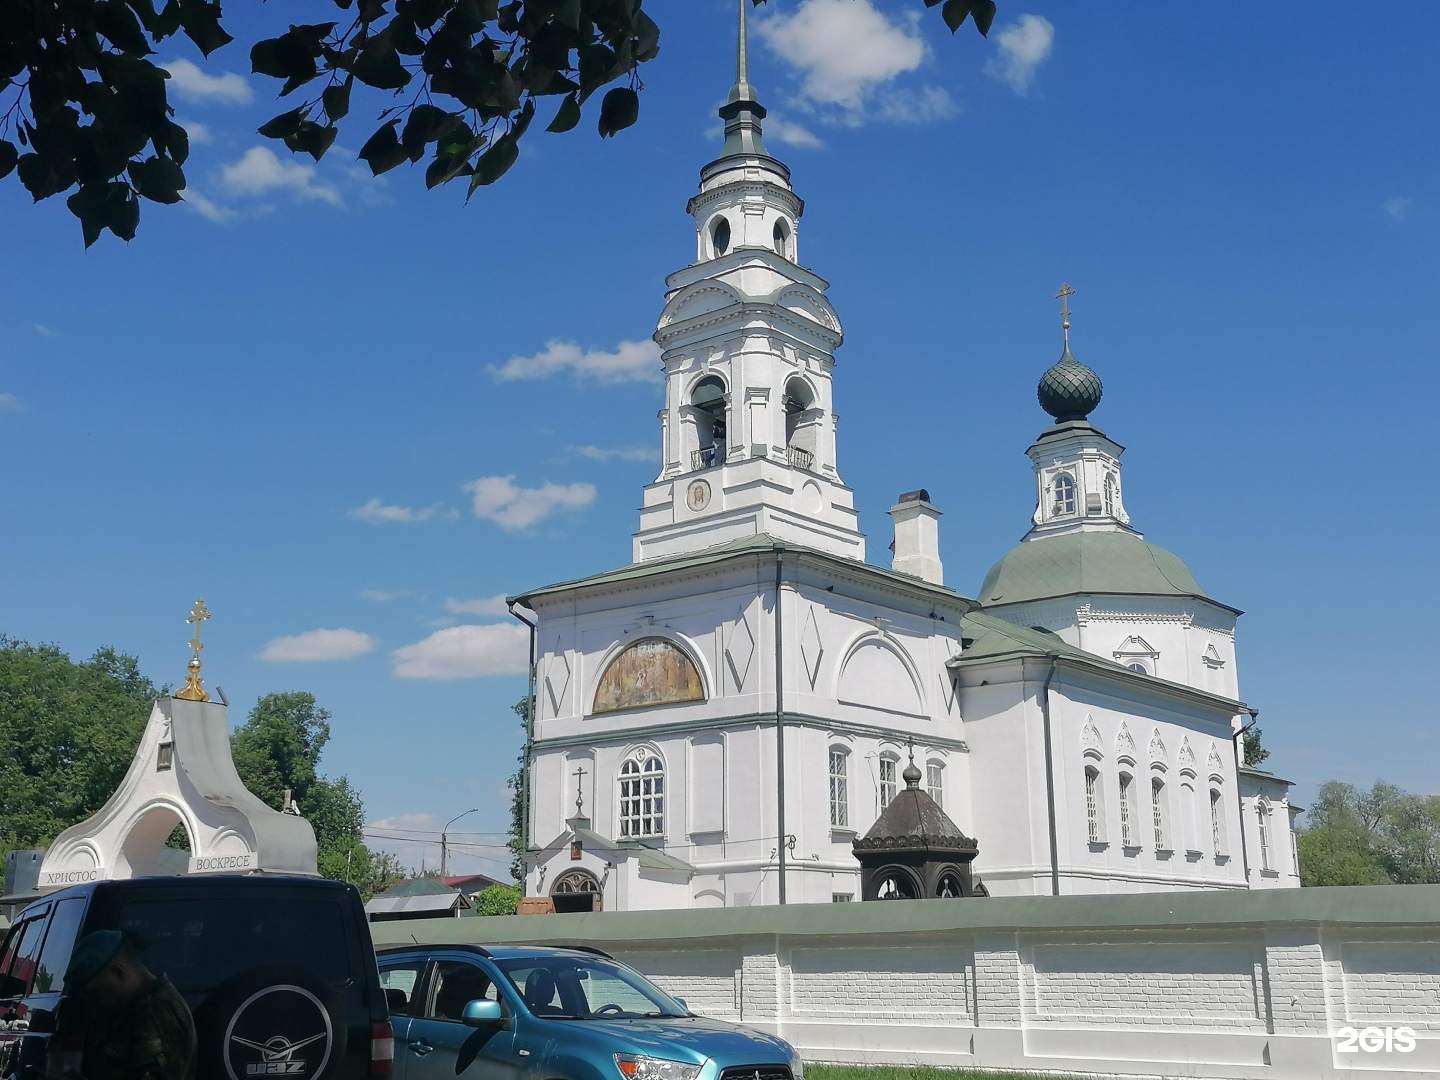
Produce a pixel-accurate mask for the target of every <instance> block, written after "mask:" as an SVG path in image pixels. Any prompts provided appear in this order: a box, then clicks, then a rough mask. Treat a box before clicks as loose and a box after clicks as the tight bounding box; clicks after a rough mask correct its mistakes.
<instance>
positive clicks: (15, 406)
mask: <svg viewBox="0 0 1440 1080" xmlns="http://www.w3.org/2000/svg"><path fill="white" fill-rule="evenodd" d="M24 411H25V403H24V402H23V401H21V400H20V399H19V398H18V397H16V396H15V395H14V394H0V412H24Z"/></svg>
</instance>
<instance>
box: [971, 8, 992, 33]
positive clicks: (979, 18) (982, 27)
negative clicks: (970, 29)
mask: <svg viewBox="0 0 1440 1080" xmlns="http://www.w3.org/2000/svg"><path fill="white" fill-rule="evenodd" d="M971 14H973V15H974V16H975V29H976V30H979V31H980V36H981V37H989V36H990V26H991V24H992V23H994V22H995V0H974V4H973V5H972V7H971Z"/></svg>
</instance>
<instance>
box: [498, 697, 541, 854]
mask: <svg viewBox="0 0 1440 1080" xmlns="http://www.w3.org/2000/svg"><path fill="white" fill-rule="evenodd" d="M510 708H511V709H512V710H513V711H514V713H515V715H516V716H518V717H520V726H521V728H523V729H524V731H525V742H524V743H522V744H521V747H520V755H519V756H518V757H517V758H516V759H515V760H516V761H517V762H518V763H519V765H520V767H519V768H518V769H516V770H515V774H514V775H513V776H511V777H510V779H509V780H507V781H506V784H507V785H508V786H509V788H510V839H509V840H507V841H506V842H505V846H506V847H508V848H509V849H510V876H511V877H513V878H514V879H515V880H516V881H522V882H523V881H524V880H525V839H526V837H525V817H526V812H527V810H528V807H527V806H526V805H525V802H526V795H527V794H528V792H527V790H526V784H525V780H526V777H525V770H526V765H527V763H526V760H525V754H526V751H527V750H529V748H530V747H529V738H530V718H531V717H532V716H533V715H534V714H535V713H534V710H535V699H534V698H521V699H520V700H519V701H517V702H516V703H515V704H514V705H512V706H511V707H510ZM531 839H533V837H532V838H531Z"/></svg>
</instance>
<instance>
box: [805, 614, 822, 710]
mask: <svg viewBox="0 0 1440 1080" xmlns="http://www.w3.org/2000/svg"><path fill="white" fill-rule="evenodd" d="M824 655H825V645H824V643H823V642H821V640H820V628H819V627H818V626H816V625H815V609H814V608H813V607H812V608H810V609H809V611H807V612H806V613H805V629H804V630H802V631H801V632H800V658H801V659H802V660H803V661H804V662H805V675H806V676H807V677H808V678H809V680H810V689H811V690H814V689H815V680H816V679H818V678H819V677H820V658H821V657H822V656H824Z"/></svg>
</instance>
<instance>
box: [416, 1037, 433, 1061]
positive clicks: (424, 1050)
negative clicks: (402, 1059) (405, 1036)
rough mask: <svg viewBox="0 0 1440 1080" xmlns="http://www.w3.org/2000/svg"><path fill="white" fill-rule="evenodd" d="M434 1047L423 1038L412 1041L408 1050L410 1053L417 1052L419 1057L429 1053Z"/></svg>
mask: <svg viewBox="0 0 1440 1080" xmlns="http://www.w3.org/2000/svg"><path fill="white" fill-rule="evenodd" d="M434 1049H435V1047H433V1046H431V1045H430V1044H429V1043H427V1042H426V1041H425V1040H424V1039H416V1040H415V1041H414V1042H412V1043H410V1052H411V1053H412V1054H418V1055H420V1056H421V1057H424V1056H425V1055H426V1054H428V1053H430V1051H431V1050H434Z"/></svg>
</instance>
